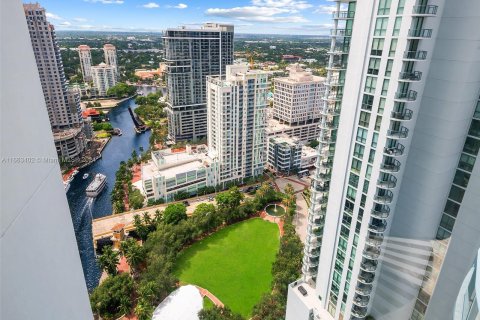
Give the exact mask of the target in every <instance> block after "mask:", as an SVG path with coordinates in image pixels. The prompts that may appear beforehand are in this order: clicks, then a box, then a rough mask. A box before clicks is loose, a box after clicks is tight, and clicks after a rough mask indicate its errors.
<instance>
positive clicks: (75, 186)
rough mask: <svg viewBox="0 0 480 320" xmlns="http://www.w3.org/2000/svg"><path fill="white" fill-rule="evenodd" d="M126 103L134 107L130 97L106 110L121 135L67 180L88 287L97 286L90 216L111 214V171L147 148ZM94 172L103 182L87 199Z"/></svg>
mask: <svg viewBox="0 0 480 320" xmlns="http://www.w3.org/2000/svg"><path fill="white" fill-rule="evenodd" d="M138 89H139V92H143V93H144V94H148V93H150V92H154V91H155V88H154V87H140V88H138ZM129 106H130V107H132V108H133V109H134V108H135V107H136V104H135V101H134V99H129V100H127V101H124V102H122V103H121V104H120V105H119V106H118V107H115V108H113V109H112V110H111V111H110V112H109V114H108V116H109V118H110V122H111V124H112V126H113V127H114V128H120V129H121V130H122V135H121V136H113V137H112V138H111V139H110V142H109V143H108V144H107V146H106V147H105V149H104V150H103V152H102V158H101V159H99V160H97V161H96V162H95V163H93V164H91V165H89V166H88V167H85V168H83V169H81V170H80V172H79V173H78V174H77V175H76V176H75V178H74V179H73V181H72V182H71V185H70V189H69V190H68V192H67V198H68V203H69V205H70V213H71V216H72V221H73V226H74V229H75V235H76V238H77V244H78V249H79V251H80V258H81V260H82V267H83V273H84V276H85V282H86V284H87V287H88V289H89V290H92V289H93V288H95V287H96V286H97V285H98V280H99V279H100V274H101V272H100V270H99V268H98V266H97V263H96V259H95V252H94V249H93V242H92V223H91V222H92V218H93V219H95V218H100V217H104V216H107V215H110V214H112V204H111V200H110V193H111V192H112V189H113V186H114V184H115V173H116V171H117V170H118V168H119V166H120V162H121V161H127V160H128V159H129V158H130V156H131V154H132V151H133V150H136V151H137V153H138V154H140V147H142V148H143V149H144V150H147V149H148V146H149V138H150V131H147V132H145V133H142V134H137V133H135V130H134V126H133V121H132V118H131V117H130V114H129V112H128V107H129ZM85 173H88V174H89V177H88V178H87V179H85V180H83V179H82V177H83V175H84V174H85ZM96 173H103V174H104V175H106V176H107V185H106V187H105V189H104V191H103V192H102V193H101V194H100V195H99V196H98V197H97V198H96V199H92V198H87V197H86V195H85V188H86V187H87V185H88V184H89V183H90V182H91V181H92V179H93V177H94V176H95V174H96Z"/></svg>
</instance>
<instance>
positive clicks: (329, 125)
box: [320, 121, 338, 130]
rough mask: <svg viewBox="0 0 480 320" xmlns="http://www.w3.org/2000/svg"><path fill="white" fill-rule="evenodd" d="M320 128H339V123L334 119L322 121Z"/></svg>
mask: <svg viewBox="0 0 480 320" xmlns="http://www.w3.org/2000/svg"><path fill="white" fill-rule="evenodd" d="M320 128H321V129H326V130H335V129H337V128H338V123H334V122H333V121H328V122H321V123H320Z"/></svg>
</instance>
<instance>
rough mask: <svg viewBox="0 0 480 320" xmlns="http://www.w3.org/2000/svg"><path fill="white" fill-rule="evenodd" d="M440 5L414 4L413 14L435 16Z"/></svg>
mask: <svg viewBox="0 0 480 320" xmlns="http://www.w3.org/2000/svg"><path fill="white" fill-rule="evenodd" d="M437 10H438V6H434V5H426V6H414V7H413V12H412V16H435V15H437Z"/></svg>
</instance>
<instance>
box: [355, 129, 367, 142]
mask: <svg viewBox="0 0 480 320" xmlns="http://www.w3.org/2000/svg"><path fill="white" fill-rule="evenodd" d="M367 134H368V131H367V130H366V129H363V128H358V130H357V141H358V142H360V143H365V142H367Z"/></svg>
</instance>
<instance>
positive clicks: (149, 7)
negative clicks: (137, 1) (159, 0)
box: [142, 2, 160, 9]
mask: <svg viewBox="0 0 480 320" xmlns="http://www.w3.org/2000/svg"><path fill="white" fill-rule="evenodd" d="M142 7H144V8H147V9H153V8H158V7H160V6H159V5H158V4H156V3H155V2H149V3H146V4H144V5H143V6H142Z"/></svg>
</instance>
